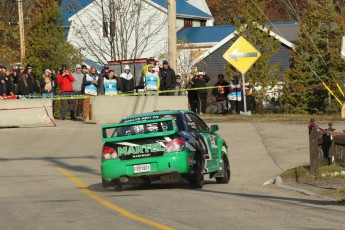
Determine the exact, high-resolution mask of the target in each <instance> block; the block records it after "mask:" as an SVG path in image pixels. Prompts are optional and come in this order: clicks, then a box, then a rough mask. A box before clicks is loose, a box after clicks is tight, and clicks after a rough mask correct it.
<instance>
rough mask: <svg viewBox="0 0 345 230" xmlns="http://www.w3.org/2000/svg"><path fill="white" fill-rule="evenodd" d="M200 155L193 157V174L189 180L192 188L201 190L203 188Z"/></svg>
mask: <svg viewBox="0 0 345 230" xmlns="http://www.w3.org/2000/svg"><path fill="white" fill-rule="evenodd" d="M203 170H204V169H203V166H202V160H201V156H200V154H197V155H196V156H195V164H194V172H193V175H192V178H191V180H190V185H191V186H192V187H193V188H202V187H203V186H204V173H203Z"/></svg>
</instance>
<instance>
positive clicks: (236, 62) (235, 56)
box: [223, 36, 261, 114]
mask: <svg viewBox="0 0 345 230" xmlns="http://www.w3.org/2000/svg"><path fill="white" fill-rule="evenodd" d="M260 56H261V53H260V52H259V51H258V50H257V49H256V48H255V47H254V46H252V44H250V43H249V42H248V41H247V40H246V39H245V38H243V37H242V36H241V37H239V38H238V39H237V40H236V41H235V43H234V44H233V45H232V46H231V47H230V48H229V49H228V50H227V51H226V52H225V53H224V55H223V57H224V58H225V60H227V61H228V62H229V63H230V64H231V65H232V66H233V67H235V68H236V69H237V70H238V71H239V72H240V73H241V74H242V83H243V89H242V90H243V103H244V114H247V99H246V82H245V74H246V72H247V71H248V70H249V69H250V68H251V67H252V66H253V64H254V63H255V62H256V61H257V60H258V59H259V58H260Z"/></svg>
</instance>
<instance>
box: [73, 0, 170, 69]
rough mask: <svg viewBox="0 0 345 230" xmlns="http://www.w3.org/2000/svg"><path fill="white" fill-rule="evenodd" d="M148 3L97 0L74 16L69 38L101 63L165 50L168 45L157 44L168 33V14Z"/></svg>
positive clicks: (144, 1) (142, 1)
mask: <svg viewBox="0 0 345 230" xmlns="http://www.w3.org/2000/svg"><path fill="white" fill-rule="evenodd" d="M148 2H150V1H146V0H95V1H94V2H93V3H92V4H93V6H92V7H87V8H85V9H84V10H82V11H81V12H80V13H77V14H76V17H74V19H73V21H72V25H71V29H72V30H73V31H70V35H69V39H70V40H71V42H72V43H73V44H74V45H76V46H77V47H79V48H80V49H81V51H82V53H84V54H89V55H92V56H93V58H91V59H94V60H97V61H98V62H100V63H104V62H105V61H108V60H127V59H137V58H139V57H142V55H143V54H146V53H147V52H148V51H150V52H149V53H150V54H152V56H155V55H158V54H161V53H164V52H166V48H165V46H166V44H165V45H164V46H163V47H162V46H161V47H159V46H156V44H157V43H158V42H159V40H161V39H162V36H163V37H164V36H167V35H165V34H166V31H167V29H166V28H165V27H167V26H166V23H167V13H166V12H164V11H162V9H160V8H159V7H157V8H156V7H153V6H152V5H150V3H148Z"/></svg>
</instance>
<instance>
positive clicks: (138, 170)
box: [133, 164, 151, 173]
mask: <svg viewBox="0 0 345 230" xmlns="http://www.w3.org/2000/svg"><path fill="white" fill-rule="evenodd" d="M133 168H134V173H142V172H150V171H151V165H150V164H142V165H133Z"/></svg>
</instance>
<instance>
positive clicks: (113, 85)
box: [101, 70, 118, 95]
mask: <svg viewBox="0 0 345 230" xmlns="http://www.w3.org/2000/svg"><path fill="white" fill-rule="evenodd" d="M101 83H102V84H101V94H102V95H116V94H117V86H118V85H117V77H116V75H115V72H114V70H109V71H108V74H107V75H106V76H104V77H102V81H101Z"/></svg>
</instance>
